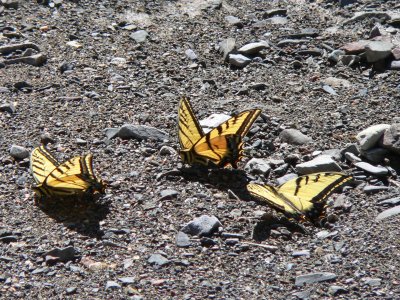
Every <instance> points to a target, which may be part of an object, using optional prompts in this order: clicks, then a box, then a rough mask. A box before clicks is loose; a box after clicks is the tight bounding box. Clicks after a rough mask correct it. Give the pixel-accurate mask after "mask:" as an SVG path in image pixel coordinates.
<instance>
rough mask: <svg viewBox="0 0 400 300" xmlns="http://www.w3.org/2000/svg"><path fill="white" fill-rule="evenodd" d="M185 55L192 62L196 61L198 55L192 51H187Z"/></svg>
mask: <svg viewBox="0 0 400 300" xmlns="http://www.w3.org/2000/svg"><path fill="white" fill-rule="evenodd" d="M185 55H186V57H187V58H189V59H190V60H196V59H197V54H196V53H195V52H194V51H193V50H192V49H187V50H186V51H185Z"/></svg>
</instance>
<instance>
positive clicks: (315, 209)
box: [247, 172, 352, 222]
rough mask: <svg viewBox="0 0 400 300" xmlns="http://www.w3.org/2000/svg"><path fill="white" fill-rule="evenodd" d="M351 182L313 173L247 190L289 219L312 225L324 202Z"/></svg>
mask: <svg viewBox="0 0 400 300" xmlns="http://www.w3.org/2000/svg"><path fill="white" fill-rule="evenodd" d="M351 179H352V177H351V176H349V175H346V174H343V173H338V172H324V173H314V174H309V175H304V176H299V177H297V178H295V179H292V180H289V181H287V182H286V183H284V184H282V185H280V186H279V187H274V186H271V185H260V184H256V183H250V184H248V185H247V190H248V191H249V193H250V194H251V195H253V196H254V197H256V198H258V199H259V200H261V201H262V202H264V203H266V204H268V205H269V206H271V207H272V208H274V209H275V210H277V211H279V212H282V213H283V214H285V215H286V216H288V217H290V218H294V219H297V220H303V221H306V220H307V221H311V222H314V221H316V220H317V219H320V218H321V217H323V215H324V208H325V205H326V200H327V198H328V197H329V196H330V195H331V194H332V193H333V192H334V191H335V190H337V189H338V188H339V187H341V186H342V185H344V184H345V183H346V182H348V181H350V180H351Z"/></svg>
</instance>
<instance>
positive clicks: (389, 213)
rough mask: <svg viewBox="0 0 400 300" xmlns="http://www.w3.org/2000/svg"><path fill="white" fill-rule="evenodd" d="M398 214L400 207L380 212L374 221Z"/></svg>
mask: <svg viewBox="0 0 400 300" xmlns="http://www.w3.org/2000/svg"><path fill="white" fill-rule="evenodd" d="M398 214H400V205H398V206H395V207H392V208H389V209H386V210H384V211H383V212H381V213H380V214H379V215H378V216H377V217H376V219H375V220H376V221H381V220H383V219H386V218H389V217H392V216H395V215H398Z"/></svg>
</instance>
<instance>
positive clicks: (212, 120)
mask: <svg viewBox="0 0 400 300" xmlns="http://www.w3.org/2000/svg"><path fill="white" fill-rule="evenodd" d="M231 117H232V116H230V115H226V114H212V115H210V116H209V117H207V118H206V119H202V120H200V121H199V123H200V126H201V128H202V129H203V131H204V133H207V132H209V131H211V130H212V129H213V128H215V127H217V126H218V125H220V124H222V123H224V122H225V121H228V120H229V119H230V118H231Z"/></svg>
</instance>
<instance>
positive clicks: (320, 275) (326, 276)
mask: <svg viewBox="0 0 400 300" xmlns="http://www.w3.org/2000/svg"><path fill="white" fill-rule="evenodd" d="M336 277H337V276H336V274H335V273H329V272H317V273H309V274H305V275H300V276H297V277H296V280H295V285H296V286H302V285H303V284H304V283H306V284H308V283H315V282H321V281H328V280H335V279H336Z"/></svg>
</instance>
